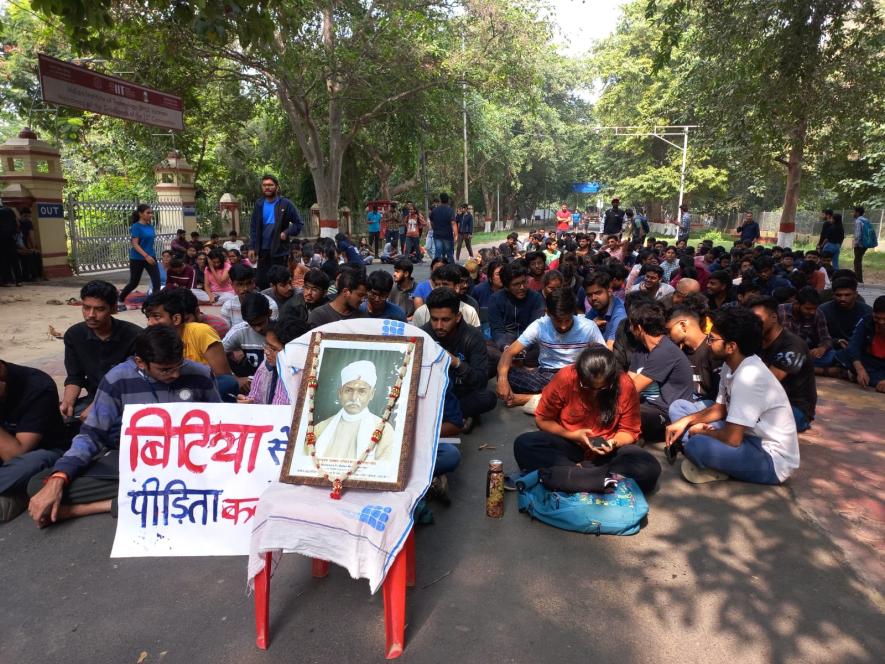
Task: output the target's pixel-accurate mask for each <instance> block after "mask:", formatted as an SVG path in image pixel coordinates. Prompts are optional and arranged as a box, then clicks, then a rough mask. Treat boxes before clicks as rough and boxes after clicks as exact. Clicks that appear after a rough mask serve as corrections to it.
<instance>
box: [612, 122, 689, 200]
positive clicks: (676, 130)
mask: <svg viewBox="0 0 885 664" xmlns="http://www.w3.org/2000/svg"><path fill="white" fill-rule="evenodd" d="M697 127H698V125H666V126H655V127H652V130H651V131H648V130H647V128H646V127H642V126H639V125H632V126H626V127H596V128H595V129H596V131H602V130H603V129H606V130H612V131H614V132H615V136H654V137H655V138H659V139H660V140H662V141H664V143H666V144H667V145H672V146H673V147H674V148H678V149H679V150H681V151H682V168H681V170H680V173H679V203H678V205H679V206H681V205H682V200H683V198H684V197H685V164H686V161H687V159H688V130H689V129H697ZM665 136H682V145H679V144H678V143H674V142H673V141H671V140H668V139H667V138H664V137H665Z"/></svg>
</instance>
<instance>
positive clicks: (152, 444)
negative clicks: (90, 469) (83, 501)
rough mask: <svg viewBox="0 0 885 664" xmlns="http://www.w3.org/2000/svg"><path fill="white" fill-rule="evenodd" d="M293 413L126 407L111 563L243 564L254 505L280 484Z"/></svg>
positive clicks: (285, 409) (212, 406)
mask: <svg viewBox="0 0 885 664" xmlns="http://www.w3.org/2000/svg"><path fill="white" fill-rule="evenodd" d="M291 413H292V409H291V408H290V407H289V406H258V405H243V404H239V405H238V404H223V403H198V404H194V403H169V404H150V405H138V406H126V409H125V410H124V411H123V426H122V428H121V429H120V489H119V492H118V494H117V495H118V501H119V506H118V513H119V517H118V519H117V534H116V537H115V538H114V546H113V549H112V550H111V557H112V558H128V557H144V556H240V555H242V556H245V555H248V554H249V537H250V534H251V531H252V523H251V521H252V519H253V517H254V516H255V509H256V507H257V505H258V498H259V497H260V496H261V494H262V493H263V492H264V489H265V488H266V487H267V485H268V484H269V483H271V482H273V481H276V480H277V479H278V478H279V475H280V464H282V462H283V457H284V456H285V454H286V446H287V445H288V442H289V427H290V425H291V417H292V415H291Z"/></svg>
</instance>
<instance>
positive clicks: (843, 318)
mask: <svg viewBox="0 0 885 664" xmlns="http://www.w3.org/2000/svg"><path fill="white" fill-rule="evenodd" d="M819 311H821V312H823V315H824V318H825V319H826V321H827V330H828V331H829V333H830V338H831V339H832V340H833V350H835V351H836V364H837V365H839V367H841V368H842V369H837V371H835V372H833V373H834V375H838V374H839V373H842V372H843V371H844V369H845V368H848V367H850V366H851V360H850V358H849V357H848V343H849V341H851V335H852V334H853V333H854V328H855V327H857V324H858V322H859V321H861V320H862V319H863V317H864V316H867V315H869V314H871V313H872V311H873V310H872V308H871V307H870V305H868V304H866V303H865V302H861V301H860V296H859V295H858V294H857V281H855V280H854V279H853V278H851V277H836V278H835V279H833V299H832V300H830V301H829V302H824V303H823V304H822V305H820V309H819Z"/></svg>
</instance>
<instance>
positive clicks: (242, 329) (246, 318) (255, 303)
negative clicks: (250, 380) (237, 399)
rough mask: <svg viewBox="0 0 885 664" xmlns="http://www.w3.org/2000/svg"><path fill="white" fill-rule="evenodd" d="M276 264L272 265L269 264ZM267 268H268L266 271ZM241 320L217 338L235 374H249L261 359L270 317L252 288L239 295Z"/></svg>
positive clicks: (262, 296)
mask: <svg viewBox="0 0 885 664" xmlns="http://www.w3.org/2000/svg"><path fill="white" fill-rule="evenodd" d="M274 267H280V266H279V265H273V266H271V268H274ZM269 271H270V270H268V272H269ZM241 314H242V316H243V322H242V323H237V324H236V325H234V326H233V327H232V328H230V330H228V332H227V334H225V335H224V338H223V339H222V340H221V345H222V346H224V352H225V353H226V354H227V360H228V362H229V363H230V368H231V370H232V371H233V372H234V375H235V376H239V377H248V376H252V375H253V374H254V373H255V371H256V370H257V369H258V367H259V366H261V363H262V362H264V347H265V345H266V343H267V340H266V338H265V335H266V333H267V325H268V323H270V322H271V319H270V304H268V302H267V298H266V297H265V296H264V295H262V294H261V293H259V292H257V291H254V292H252V293H246V294H245V295H244V296H243V302H242V307H241Z"/></svg>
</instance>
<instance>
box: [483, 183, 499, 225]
mask: <svg viewBox="0 0 885 664" xmlns="http://www.w3.org/2000/svg"><path fill="white" fill-rule="evenodd" d="M482 200H483V203H484V204H485V206H486V209H485V214H486V218H488V219H493V220H495V221H497V220H498V211H497V210H496V209H495V197H494V196H493V195H492V192H491V191H489V188H488V187H483V188H482Z"/></svg>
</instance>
